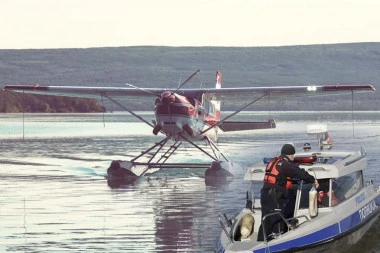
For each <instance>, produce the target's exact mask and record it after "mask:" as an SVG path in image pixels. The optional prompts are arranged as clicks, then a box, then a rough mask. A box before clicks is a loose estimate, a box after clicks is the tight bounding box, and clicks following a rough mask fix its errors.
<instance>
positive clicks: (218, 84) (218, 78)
mask: <svg viewBox="0 0 380 253" xmlns="http://www.w3.org/2000/svg"><path fill="white" fill-rule="evenodd" d="M221 87H222V73H220V71H219V69H217V70H216V84H215V88H217V89H220V88H221Z"/></svg>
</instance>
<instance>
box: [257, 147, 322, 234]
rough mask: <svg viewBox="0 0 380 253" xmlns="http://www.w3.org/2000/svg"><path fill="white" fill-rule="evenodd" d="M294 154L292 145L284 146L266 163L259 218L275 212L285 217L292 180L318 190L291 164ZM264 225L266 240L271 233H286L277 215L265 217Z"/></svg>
mask: <svg viewBox="0 0 380 253" xmlns="http://www.w3.org/2000/svg"><path fill="white" fill-rule="evenodd" d="M295 153H296V150H295V148H294V146H293V145H292V144H285V145H283V146H282V149H281V155H280V156H279V157H275V158H273V159H272V160H271V161H270V162H269V163H268V165H267V167H266V169H265V176H264V185H263V188H262V189H261V199H260V202H261V212H262V216H261V218H263V217H264V216H265V215H267V214H269V213H273V212H275V211H279V212H281V213H282V214H283V215H284V216H287V215H286V214H285V205H286V203H287V202H288V199H289V195H288V190H289V189H290V188H291V187H292V181H291V180H292V178H297V179H300V180H304V181H305V182H307V183H314V184H315V185H316V188H318V181H317V180H316V179H315V178H314V177H313V176H312V175H310V174H309V173H307V172H306V171H305V170H303V169H301V168H299V167H298V165H296V164H295V163H294V162H293V160H294V154H295ZM286 218H288V217H286ZM264 224H265V233H266V237H267V238H268V235H270V234H272V233H281V232H284V231H286V230H285V229H286V228H285V224H284V222H283V221H282V219H281V217H279V215H273V216H270V217H267V218H266V219H265V222H264ZM262 225H263V224H262ZM262 225H261V226H260V228H259V234H258V238H257V240H258V241H263V240H264V233H263V227H262ZM268 239H271V238H268Z"/></svg>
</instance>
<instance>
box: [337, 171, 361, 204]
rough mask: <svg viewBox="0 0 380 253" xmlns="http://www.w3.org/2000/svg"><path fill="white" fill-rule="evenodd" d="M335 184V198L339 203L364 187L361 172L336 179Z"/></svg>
mask: <svg viewBox="0 0 380 253" xmlns="http://www.w3.org/2000/svg"><path fill="white" fill-rule="evenodd" d="M336 183H337V187H336V189H335V196H336V197H337V199H338V200H339V201H343V200H345V199H348V198H349V197H351V196H352V195H354V194H355V193H357V192H358V191H359V190H360V189H362V188H363V187H364V183H363V174H362V172H361V171H356V172H354V173H351V174H348V175H345V176H343V177H339V178H337V179H336Z"/></svg>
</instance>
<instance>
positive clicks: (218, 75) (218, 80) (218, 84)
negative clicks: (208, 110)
mask: <svg viewBox="0 0 380 253" xmlns="http://www.w3.org/2000/svg"><path fill="white" fill-rule="evenodd" d="M221 87H222V73H220V71H219V69H217V70H216V84H215V88H216V89H220V88H221ZM213 104H214V105H215V115H216V118H217V120H220V101H219V100H213Z"/></svg>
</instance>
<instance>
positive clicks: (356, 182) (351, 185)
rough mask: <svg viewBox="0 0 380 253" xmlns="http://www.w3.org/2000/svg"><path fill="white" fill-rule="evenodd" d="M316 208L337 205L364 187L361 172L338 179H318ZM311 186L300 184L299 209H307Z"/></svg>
mask: <svg viewBox="0 0 380 253" xmlns="http://www.w3.org/2000/svg"><path fill="white" fill-rule="evenodd" d="M318 182H319V188H318V189H317V191H318V207H320V208H321V207H329V206H334V205H337V204H339V203H341V202H343V201H345V200H346V199H348V198H350V197H351V196H353V195H354V194H356V193H357V192H358V191H359V190H360V189H362V188H363V187H364V182H363V173H362V171H355V172H353V173H351V174H347V175H344V176H342V177H338V178H325V179H319V180H318ZM312 186H313V185H312V184H305V183H303V184H302V189H299V190H300V191H301V192H300V193H301V196H300V202H299V209H307V208H309V191H310V189H311V187H312Z"/></svg>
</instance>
